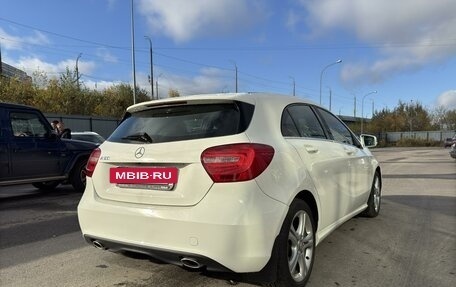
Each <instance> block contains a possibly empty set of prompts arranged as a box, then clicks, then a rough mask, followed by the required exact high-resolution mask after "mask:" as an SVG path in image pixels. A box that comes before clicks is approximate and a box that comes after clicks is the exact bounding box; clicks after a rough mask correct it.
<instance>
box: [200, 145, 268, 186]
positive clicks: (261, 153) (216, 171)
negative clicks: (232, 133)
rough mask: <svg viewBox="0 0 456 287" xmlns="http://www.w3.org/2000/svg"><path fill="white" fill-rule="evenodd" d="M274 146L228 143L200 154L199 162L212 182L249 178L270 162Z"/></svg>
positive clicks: (260, 171)
mask: <svg viewBox="0 0 456 287" xmlns="http://www.w3.org/2000/svg"><path fill="white" fill-rule="evenodd" d="M273 156H274V148H272V147H271V146H268V145H264V144H250V143H243V144H229V145H222V146H216V147H211V148H208V149H206V150H205V151H203V153H202V154H201V163H202V164H203V166H204V168H205V169H206V171H207V173H208V174H209V176H210V177H211V178H212V180H213V181H214V182H236V181H246V180H251V179H254V178H255V177H257V176H258V175H260V174H261V173H262V172H263V171H264V170H265V169H266V168H267V167H268V165H269V164H270V163H271V161H272V157H273Z"/></svg>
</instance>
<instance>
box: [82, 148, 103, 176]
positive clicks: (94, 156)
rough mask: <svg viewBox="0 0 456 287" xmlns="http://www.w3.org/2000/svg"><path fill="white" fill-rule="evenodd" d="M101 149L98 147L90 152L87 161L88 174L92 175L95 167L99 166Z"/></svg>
mask: <svg viewBox="0 0 456 287" xmlns="http://www.w3.org/2000/svg"><path fill="white" fill-rule="evenodd" d="M100 155H101V150H100V149H99V148H96V149H94V150H93V151H92V153H91V154H90V157H89V160H88V161H87V165H86V168H85V170H86V176H88V177H92V174H93V172H94V171H95V167H96V166H97V163H98V159H100Z"/></svg>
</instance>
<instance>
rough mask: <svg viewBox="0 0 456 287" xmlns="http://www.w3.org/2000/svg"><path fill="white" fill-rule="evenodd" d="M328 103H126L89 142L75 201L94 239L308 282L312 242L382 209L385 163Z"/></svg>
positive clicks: (198, 99) (240, 98)
mask: <svg viewBox="0 0 456 287" xmlns="http://www.w3.org/2000/svg"><path fill="white" fill-rule="evenodd" d="M361 141H363V142H365V143H367V142H370V143H375V142H376V138H375V137H374V136H369V135H362V136H361V137H360V140H358V138H357V137H356V136H355V135H354V134H353V132H351V131H350V129H349V128H348V127H347V126H346V125H345V124H344V123H343V122H342V121H341V120H340V119H339V118H338V117H336V116H335V115H333V114H332V113H331V112H329V111H328V110H326V109H324V108H322V107H319V106H317V105H316V104H313V103H311V102H308V101H305V100H302V99H299V98H296V97H288V96H281V95H271V94H259V93H245V94H217V95H196V96H190V97H179V98H170V99H164V100H158V101H153V102H145V103H140V104H137V105H133V106H131V107H129V108H128V109H127V111H126V114H125V117H124V119H123V120H122V122H121V124H120V125H119V126H118V128H117V129H116V130H115V131H114V132H113V134H112V135H111V136H110V137H109V138H108V139H107V140H106V141H105V142H104V143H103V144H101V145H100V147H99V148H97V149H96V150H94V151H93V152H92V155H91V156H90V159H89V162H88V164H87V168H86V169H87V186H86V190H85V192H84V195H83V196H82V199H81V201H80V203H79V206H78V217H79V223H80V226H81V230H82V233H83V236H84V237H85V239H86V240H87V242H88V243H90V244H92V245H93V246H95V247H97V248H99V249H103V250H111V251H123V250H128V251H136V252H139V253H145V254H149V255H150V256H152V257H155V258H158V259H161V260H163V261H165V262H169V263H173V264H177V265H180V266H185V267H187V268H190V269H206V270H209V271H222V272H236V273H250V274H251V273H254V274H255V275H256V276H257V278H261V280H260V281H267V282H276V283H277V284H281V285H280V286H303V285H304V284H305V282H307V280H308V279H309V276H310V273H311V270H312V266H313V264H314V258H315V251H316V250H315V246H316V245H317V244H318V243H320V242H321V241H322V240H323V239H324V238H325V237H326V236H328V235H329V234H330V233H331V232H332V231H334V230H335V229H336V228H337V227H338V226H340V225H341V224H342V223H344V222H345V221H347V220H348V219H350V218H352V217H353V216H355V215H357V214H360V213H361V214H363V215H365V216H367V217H375V216H377V215H378V214H379V211H380V202H381V187H382V179H381V170H380V167H379V164H378V161H377V160H376V159H375V158H374V156H373V155H372V154H371V152H370V151H369V149H368V147H367V146H365V145H363V144H362V143H361Z"/></svg>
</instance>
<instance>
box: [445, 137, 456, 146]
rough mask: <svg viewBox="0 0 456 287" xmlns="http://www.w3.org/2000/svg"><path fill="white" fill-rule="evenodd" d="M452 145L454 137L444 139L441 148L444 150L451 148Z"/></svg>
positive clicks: (454, 141) (454, 140)
mask: <svg viewBox="0 0 456 287" xmlns="http://www.w3.org/2000/svg"><path fill="white" fill-rule="evenodd" d="M454 143H456V136H454V137H452V138H446V139H445V141H444V142H443V146H444V147H445V148H447V147H451V146H452V145H453V144H454Z"/></svg>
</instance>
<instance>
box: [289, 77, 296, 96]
mask: <svg viewBox="0 0 456 287" xmlns="http://www.w3.org/2000/svg"><path fill="white" fill-rule="evenodd" d="M289 77H290V79H291V80H292V81H293V97H294V96H296V82H295V78H294V77H291V76H289Z"/></svg>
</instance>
